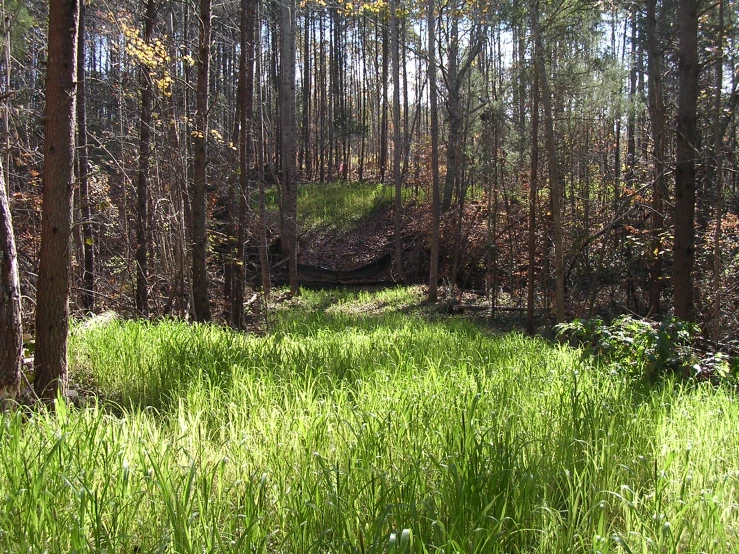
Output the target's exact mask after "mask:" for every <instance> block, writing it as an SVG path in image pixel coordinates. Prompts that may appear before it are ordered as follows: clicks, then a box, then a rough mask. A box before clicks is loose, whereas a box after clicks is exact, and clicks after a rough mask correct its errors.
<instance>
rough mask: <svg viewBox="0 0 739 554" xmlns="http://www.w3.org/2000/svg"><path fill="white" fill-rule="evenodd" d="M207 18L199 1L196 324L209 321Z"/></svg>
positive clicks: (205, 0) (205, 3)
mask: <svg viewBox="0 0 739 554" xmlns="http://www.w3.org/2000/svg"><path fill="white" fill-rule="evenodd" d="M210 18H211V4H210V0H201V1H200V22H199V24H200V41H199V46H198V85H197V102H196V104H197V109H196V112H195V132H194V134H193V144H194V150H195V167H194V176H193V190H192V289H193V308H194V311H195V320H196V321H210V318H211V315H210V301H209V299H208V271H207V267H206V256H207V252H208V237H207V235H206V212H207V198H206V183H207V163H208V154H207V142H208V88H209V85H208V83H209V74H210V24H211V21H210Z"/></svg>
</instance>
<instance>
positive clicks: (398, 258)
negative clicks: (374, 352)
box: [390, 0, 405, 284]
mask: <svg viewBox="0 0 739 554" xmlns="http://www.w3.org/2000/svg"><path fill="white" fill-rule="evenodd" d="M390 24H391V26H392V38H391V40H392V56H393V59H392V64H393V182H394V183H395V204H394V212H395V214H394V215H395V270H396V271H397V273H398V279H400V281H401V282H403V283H404V284H405V274H404V273H403V212H402V210H403V198H402V193H403V179H402V177H403V176H402V175H401V174H400V157H401V154H402V150H403V144H402V140H401V138H400V51H399V49H400V44H399V43H398V26H399V22H398V14H397V5H396V0H390Z"/></svg>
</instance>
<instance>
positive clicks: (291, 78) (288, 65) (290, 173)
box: [280, 0, 300, 294]
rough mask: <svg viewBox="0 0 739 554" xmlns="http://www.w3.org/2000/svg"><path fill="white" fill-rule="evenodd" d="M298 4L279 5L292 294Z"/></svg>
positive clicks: (295, 229)
mask: <svg viewBox="0 0 739 554" xmlns="http://www.w3.org/2000/svg"><path fill="white" fill-rule="evenodd" d="M295 12H296V3H295V0H287V2H286V3H283V4H281V5H280V32H281V39H280V58H281V59H280V131H281V135H282V190H283V211H284V221H285V225H284V227H283V229H284V232H283V236H282V238H283V241H284V243H285V248H286V254H287V258H288V262H287V269H288V280H289V282H290V293H291V294H298V293H299V292H300V287H299V284H298V221H297V213H298V183H297V179H296V169H295V158H296V151H295V150H296V142H297V140H296V139H297V129H296V121H295V27H296V14H295Z"/></svg>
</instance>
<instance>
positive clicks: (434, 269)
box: [426, 0, 441, 302]
mask: <svg viewBox="0 0 739 554" xmlns="http://www.w3.org/2000/svg"><path fill="white" fill-rule="evenodd" d="M426 17H427V21H428V57H429V67H428V73H429V110H430V112H431V113H430V117H431V176H432V177H431V178H432V184H431V191H432V192H431V195H432V200H431V211H432V215H431V262H430V266H431V267H430V269H429V293H428V294H429V301H430V302H436V301H437V300H438V286H437V284H438V281H439V226H440V221H439V220H440V216H439V213H440V211H441V198H440V196H441V194H440V190H439V111H438V106H437V96H436V95H437V92H436V54H435V48H436V36H435V33H436V31H435V25H434V23H435V15H434V0H428V8H427V14H426Z"/></svg>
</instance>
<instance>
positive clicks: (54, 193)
mask: <svg viewBox="0 0 739 554" xmlns="http://www.w3.org/2000/svg"><path fill="white" fill-rule="evenodd" d="M78 25H79V3H78V2H77V0H50V2H49V40H48V45H49V46H48V48H49V58H48V74H47V79H46V130H45V138H44V174H43V175H44V176H43V179H44V183H43V212H42V216H41V251H40V259H39V275H38V293H37V297H36V305H37V307H38V309H37V310H36V355H35V361H34V368H35V376H34V388H35V389H36V394H37V395H38V396H39V397H40V398H42V399H44V400H46V401H52V400H54V399H55V398H56V396H57V394H59V393H61V394H66V388H67V334H68V330H69V233H70V224H71V219H72V189H73V185H74V115H75V99H76V74H77V35H78V30H79V29H78Z"/></svg>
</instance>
